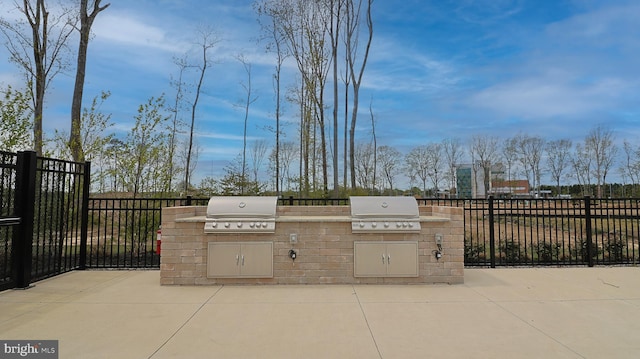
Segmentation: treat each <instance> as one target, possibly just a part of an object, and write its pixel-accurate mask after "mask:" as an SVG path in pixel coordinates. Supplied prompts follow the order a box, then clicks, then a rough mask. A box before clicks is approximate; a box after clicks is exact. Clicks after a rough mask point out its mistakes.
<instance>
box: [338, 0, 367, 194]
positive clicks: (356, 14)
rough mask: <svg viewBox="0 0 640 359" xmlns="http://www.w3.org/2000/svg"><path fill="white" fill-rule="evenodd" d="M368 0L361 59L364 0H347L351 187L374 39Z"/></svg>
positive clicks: (352, 185) (354, 181)
mask: <svg viewBox="0 0 640 359" xmlns="http://www.w3.org/2000/svg"><path fill="white" fill-rule="evenodd" d="M364 1H366V7H367V8H366V10H365V11H366V14H365V19H366V24H367V30H368V32H367V33H368V37H367V43H366V45H365V50H364V54H363V55H362V57H361V59H360V60H358V43H359V41H358V40H359V31H360V17H361V13H360V11H361V8H362V3H363V0H347V2H346V8H345V13H346V15H345V16H346V17H345V22H346V29H345V51H346V55H347V56H346V58H347V67H348V69H349V71H348V72H349V77H350V78H351V86H352V90H353V106H352V108H351V126H350V128H349V155H350V158H349V162H350V164H351V187H353V188H355V187H356V178H355V132H356V122H357V119H358V101H359V98H360V97H359V96H360V85H361V84H362V77H363V75H364V70H365V68H366V66H367V60H368V58H369V50H370V49H371V41H372V39H373V19H372V17H371V5H372V4H373V0H364ZM358 61H360V67H359V68H356V67H357V63H358Z"/></svg>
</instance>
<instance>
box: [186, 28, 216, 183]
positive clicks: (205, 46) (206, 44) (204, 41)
mask: <svg viewBox="0 0 640 359" xmlns="http://www.w3.org/2000/svg"><path fill="white" fill-rule="evenodd" d="M198 33H199V35H200V42H199V43H198V46H199V47H200V50H201V51H202V53H201V55H202V62H201V63H200V66H198V67H199V69H200V77H199V79H198V84H197V85H196V93H195V98H194V100H193V104H192V105H191V126H190V127H189V147H188V151H187V161H186V165H185V170H184V172H185V175H184V190H185V192H186V193H188V191H189V187H190V182H189V181H190V178H191V172H190V171H191V161H192V160H193V158H192V157H193V156H192V153H193V134H194V131H195V122H196V108H197V107H198V100H199V99H200V93H201V91H202V83H203V82H204V75H205V73H206V72H207V68H208V67H209V64H210V60H209V51H210V50H211V49H212V48H213V47H214V46H215V45H216V44H217V43H218V42H220V39H219V38H218V36H217V35H216V34H215V33H214V32H213V31H212V30H211V29H206V28H204V29H200V30H198Z"/></svg>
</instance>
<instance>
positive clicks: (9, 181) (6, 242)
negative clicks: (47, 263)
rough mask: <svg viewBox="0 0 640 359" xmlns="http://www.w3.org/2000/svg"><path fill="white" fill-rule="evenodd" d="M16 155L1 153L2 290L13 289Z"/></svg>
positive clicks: (0, 275) (16, 220)
mask: <svg viewBox="0 0 640 359" xmlns="http://www.w3.org/2000/svg"><path fill="white" fill-rule="evenodd" d="M17 160H18V155H17V154H16V153H10V152H2V151H0V290H5V289H8V288H13V287H14V285H15V280H14V278H13V276H12V260H11V258H12V247H13V236H14V235H15V229H16V227H15V226H16V225H17V224H19V221H20V218H19V217H16V216H15V185H16V173H17Z"/></svg>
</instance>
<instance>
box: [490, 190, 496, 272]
mask: <svg viewBox="0 0 640 359" xmlns="http://www.w3.org/2000/svg"><path fill="white" fill-rule="evenodd" d="M493 222H494V220H493V196H489V251H490V252H491V253H490V258H491V268H495V267H496V233H495V230H494V228H493Z"/></svg>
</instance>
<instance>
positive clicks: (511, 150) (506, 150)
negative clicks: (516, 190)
mask: <svg viewBox="0 0 640 359" xmlns="http://www.w3.org/2000/svg"><path fill="white" fill-rule="evenodd" d="M502 159H504V162H505V164H506V166H507V181H508V182H510V181H511V180H512V179H513V177H511V175H512V174H513V167H514V166H515V165H516V162H517V160H518V138H517V137H510V138H507V139H505V140H504V142H503V143H502ZM509 188H511V187H509Z"/></svg>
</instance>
